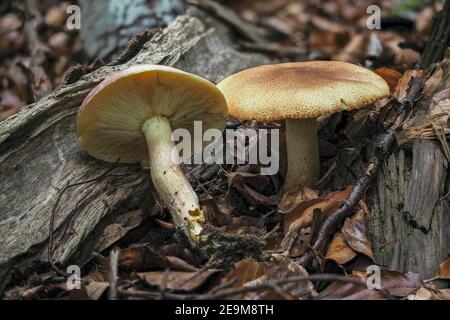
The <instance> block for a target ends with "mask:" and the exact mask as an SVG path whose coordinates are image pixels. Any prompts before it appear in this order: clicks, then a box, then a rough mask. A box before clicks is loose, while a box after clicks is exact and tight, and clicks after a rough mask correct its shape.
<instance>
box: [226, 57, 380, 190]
mask: <svg viewBox="0 0 450 320" xmlns="http://www.w3.org/2000/svg"><path fill="white" fill-rule="evenodd" d="M218 87H219V89H220V90H221V91H222V93H223V94H224V95H225V98H226V100H227V105H228V113H229V115H230V116H232V117H235V118H241V119H247V120H250V119H251V120H258V121H276V120H286V144H287V157H288V166H287V174H286V178H285V182H284V185H283V189H284V190H285V191H286V190H288V189H290V188H292V187H295V186H297V185H303V186H308V187H313V186H314V185H315V183H316V182H317V180H318V178H319V175H320V161H319V160H320V159H319V146H318V137H317V128H318V125H317V120H316V119H317V118H318V117H319V116H323V115H329V114H332V113H335V112H339V111H342V110H351V109H356V108H360V107H362V106H364V105H367V104H370V103H373V102H375V101H376V100H378V99H381V98H384V97H387V96H388V95H389V86H388V85H387V83H386V82H385V81H384V80H383V79H382V78H381V77H379V76H378V75H376V74H375V73H373V72H372V71H370V70H367V69H364V68H362V67H359V66H356V65H353V64H350V63H345V62H337V61H310V62H296V63H283V64H274V65H263V66H259V67H256V68H252V69H247V70H244V71H241V72H239V73H236V74H234V75H232V76H230V77H228V78H226V79H224V80H222V81H221V82H220V83H219V84H218Z"/></svg>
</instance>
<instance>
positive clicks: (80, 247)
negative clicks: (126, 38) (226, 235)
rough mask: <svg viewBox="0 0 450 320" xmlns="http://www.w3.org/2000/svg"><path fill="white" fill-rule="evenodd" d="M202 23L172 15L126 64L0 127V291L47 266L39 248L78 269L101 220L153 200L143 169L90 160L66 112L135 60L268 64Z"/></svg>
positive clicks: (223, 71)
mask: <svg viewBox="0 0 450 320" xmlns="http://www.w3.org/2000/svg"><path fill="white" fill-rule="evenodd" d="M204 20H205V19H201V18H199V17H195V16H192V15H185V16H180V17H178V18H177V19H176V20H175V21H173V22H172V23H171V24H170V25H169V26H168V27H167V28H165V29H163V30H160V31H158V32H156V34H154V35H153V36H152V37H151V39H149V40H148V41H146V42H145V43H144V44H143V46H142V49H141V50H140V51H139V52H138V53H137V54H136V55H135V56H134V57H132V58H131V57H130V58H131V59H130V60H129V61H127V62H125V63H122V64H119V65H107V66H104V67H101V68H99V69H97V70H95V71H93V72H91V73H89V74H86V75H84V76H82V77H81V79H79V80H78V81H76V82H74V83H72V84H68V85H64V86H61V87H59V88H57V89H56V90H55V91H54V92H52V93H50V94H49V95H48V96H46V97H44V98H43V99H41V100H39V101H38V102H36V103H34V104H32V105H29V106H27V107H24V108H23V109H22V111H21V112H20V113H18V114H16V115H15V116H13V117H11V118H9V119H7V120H6V121H4V122H2V123H0V175H1V180H2V183H1V184H0V293H1V292H2V291H3V290H4V288H5V287H6V286H7V285H8V283H9V282H10V279H11V277H12V276H13V275H15V274H17V273H18V272H22V273H23V272H27V270H30V269H31V268H33V267H36V265H40V264H42V263H43V264H47V265H48V262H49V259H48V258H49V257H48V253H49V252H50V257H51V259H50V260H51V261H52V262H53V263H54V264H55V265H58V266H61V267H63V266H65V265H67V264H69V263H70V264H77V265H79V266H82V265H83V263H85V262H86V261H87V260H88V259H89V258H91V257H92V254H93V250H94V247H95V243H96V235H97V234H98V233H101V231H102V229H103V228H105V227H106V226H107V225H108V219H111V217H114V216H117V215H120V214H121V213H124V212H128V211H130V210H135V209H140V208H143V209H146V210H149V209H151V206H152V205H153V204H154V199H152V196H151V194H152V193H151V186H150V179H149V173H148V171H146V170H142V168H141V167H140V166H138V165H121V164H120V165H119V164H107V163H104V162H101V161H98V160H95V159H93V158H91V157H89V156H88V155H87V154H86V153H85V152H84V151H83V150H82V149H81V147H80V146H79V144H78V141H77V138H76V135H75V117H76V113H77V110H78V107H79V105H80V103H81V102H82V100H83V99H84V97H85V96H86V95H87V93H88V92H89V91H90V90H91V89H92V88H93V87H94V86H95V85H96V84H98V83H99V82H100V81H102V80H103V79H104V78H105V77H106V76H108V75H110V74H112V73H114V72H116V71H119V70H123V69H125V68H128V67H129V66H132V65H136V64H143V63H150V64H164V65H169V66H174V67H176V68H180V69H182V70H186V71H188V72H192V73H196V74H198V75H201V76H203V77H205V78H207V79H209V80H211V81H213V82H217V81H218V80H220V79H222V78H224V77H226V76H228V75H230V74H232V73H234V72H238V71H240V70H242V69H245V68H249V67H252V66H255V65H260V64H263V63H267V62H268V61H269V60H268V58H266V57H265V56H263V55H260V54H249V53H240V52H238V51H236V50H235V49H234V48H233V46H232V39H230V36H229V34H228V31H227V29H226V28H225V27H224V26H223V25H221V24H218V23H217V22H215V21H212V20H208V21H204ZM51 221H53V225H52V227H53V228H52V229H53V231H54V232H53V233H51V232H49V230H50V224H51ZM49 244H50V247H51V248H52V250H50V251H49V250H48V247H49Z"/></svg>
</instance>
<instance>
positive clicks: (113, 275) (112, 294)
mask: <svg viewBox="0 0 450 320" xmlns="http://www.w3.org/2000/svg"><path fill="white" fill-rule="evenodd" d="M119 252H120V250H119V249H117V248H114V249H112V250H111V252H110V253H109V270H108V282H109V288H108V299H109V300H117V299H118V295H117V280H118V278H119V276H118V262H119Z"/></svg>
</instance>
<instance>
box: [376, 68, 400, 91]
mask: <svg viewBox="0 0 450 320" xmlns="http://www.w3.org/2000/svg"><path fill="white" fill-rule="evenodd" d="M374 72H375V73H376V74H377V75H379V76H380V77H382V78H383V79H384V80H385V81H386V82H387V84H388V85H389V89H390V90H391V92H394V90H395V87H396V86H397V83H398V81H399V80H400V78H401V77H402V74H401V73H400V72H398V71H397V70H394V69H391V68H379V69H376V70H375V71H374Z"/></svg>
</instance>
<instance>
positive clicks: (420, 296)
mask: <svg viewBox="0 0 450 320" xmlns="http://www.w3.org/2000/svg"><path fill="white" fill-rule="evenodd" d="M407 299H408V300H440V298H439V296H438V295H437V294H435V293H434V292H433V290H431V289H429V288H425V287H422V288H420V289H419V290H417V291H416V292H414V293H412V294H410V295H408V297H407Z"/></svg>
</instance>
